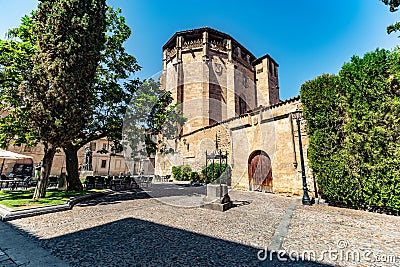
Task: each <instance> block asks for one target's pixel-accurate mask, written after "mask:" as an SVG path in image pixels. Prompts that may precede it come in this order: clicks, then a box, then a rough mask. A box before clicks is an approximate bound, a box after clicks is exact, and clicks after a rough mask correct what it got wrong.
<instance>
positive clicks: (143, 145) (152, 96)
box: [123, 79, 186, 161]
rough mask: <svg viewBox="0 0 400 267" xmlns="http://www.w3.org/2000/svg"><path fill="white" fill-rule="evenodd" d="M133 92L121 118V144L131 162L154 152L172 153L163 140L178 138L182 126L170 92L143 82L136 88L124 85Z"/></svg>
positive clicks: (145, 81)
mask: <svg viewBox="0 0 400 267" xmlns="http://www.w3.org/2000/svg"><path fill="white" fill-rule="evenodd" d="M125 87H127V88H130V91H133V94H132V99H131V102H130V104H129V106H128V108H127V111H126V114H125V118H124V128H123V135H124V136H123V140H124V142H123V145H124V147H125V150H126V151H127V153H129V155H128V156H129V157H131V159H133V160H134V161H136V160H138V159H140V158H145V157H148V156H150V155H155V153H157V152H160V153H162V154H167V153H173V152H174V151H173V149H172V148H170V147H167V146H166V145H165V141H166V140H176V139H177V138H179V134H180V127H181V126H182V125H183V124H184V123H185V121H186V118H185V117H183V115H182V112H181V110H180V109H179V107H178V105H177V104H172V102H173V97H172V94H171V92H169V91H165V90H161V89H160V83H159V82H156V81H154V80H153V79H149V80H144V81H143V82H141V85H140V86H136V85H135V84H132V83H126V84H125Z"/></svg>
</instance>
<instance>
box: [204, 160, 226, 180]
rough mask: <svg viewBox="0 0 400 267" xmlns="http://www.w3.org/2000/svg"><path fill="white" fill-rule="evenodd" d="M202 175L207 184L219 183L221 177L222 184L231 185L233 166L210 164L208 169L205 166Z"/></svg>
mask: <svg viewBox="0 0 400 267" xmlns="http://www.w3.org/2000/svg"><path fill="white" fill-rule="evenodd" d="M201 173H202V175H203V177H204V178H203V179H204V181H205V182H206V183H217V182H219V180H218V178H219V177H220V182H221V183H226V184H228V185H230V181H231V177H232V169H231V166H229V165H228V164H225V163H223V164H219V163H214V164H210V165H208V166H207V167H206V166H204V167H203V169H202V170H201Z"/></svg>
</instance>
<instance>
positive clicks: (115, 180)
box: [111, 175, 123, 190]
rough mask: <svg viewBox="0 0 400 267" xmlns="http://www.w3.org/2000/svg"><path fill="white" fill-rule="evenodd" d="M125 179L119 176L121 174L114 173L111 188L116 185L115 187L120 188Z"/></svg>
mask: <svg viewBox="0 0 400 267" xmlns="http://www.w3.org/2000/svg"><path fill="white" fill-rule="evenodd" d="M122 182H123V180H122V179H120V178H119V176H117V175H114V176H113V178H112V180H111V189H112V187H113V186H114V189H115V190H117V187H119V189H121V188H122V186H123V184H122Z"/></svg>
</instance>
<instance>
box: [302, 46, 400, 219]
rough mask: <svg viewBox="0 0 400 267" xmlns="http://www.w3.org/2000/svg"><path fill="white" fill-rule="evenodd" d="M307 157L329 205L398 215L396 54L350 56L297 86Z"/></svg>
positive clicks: (399, 80)
mask: <svg viewBox="0 0 400 267" xmlns="http://www.w3.org/2000/svg"><path fill="white" fill-rule="evenodd" d="M300 97H301V101H302V103H303V113H304V117H305V118H306V120H307V132H308V135H309V138H310V139H309V148H308V153H307V154H308V157H309V161H310V165H311V167H312V169H313V171H314V174H315V177H316V179H317V182H318V186H319V190H320V193H321V194H322V196H323V197H324V198H326V199H327V200H328V201H329V202H331V203H335V204H338V205H345V206H351V207H357V208H363V209H375V210H376V209H380V210H391V211H397V212H398V211H400V168H399V166H400V129H399V125H400V116H399V115H400V52H399V50H394V51H387V50H376V51H374V52H371V53H367V54H366V55H364V57H362V58H360V57H356V56H354V57H353V58H352V59H351V62H349V63H346V64H345V65H344V66H343V67H342V69H341V70H340V72H339V74H338V75H322V76H320V77H317V78H316V79H314V80H312V81H307V82H306V83H305V84H303V85H302V87H301V91H300Z"/></svg>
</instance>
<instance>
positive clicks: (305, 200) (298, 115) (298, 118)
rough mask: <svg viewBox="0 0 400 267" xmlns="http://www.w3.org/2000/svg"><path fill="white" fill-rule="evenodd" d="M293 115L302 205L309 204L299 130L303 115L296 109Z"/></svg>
mask: <svg viewBox="0 0 400 267" xmlns="http://www.w3.org/2000/svg"><path fill="white" fill-rule="evenodd" d="M293 117H294V118H295V119H296V123H297V134H298V136H299V153H300V165H301V179H302V180H303V198H302V200H301V202H302V203H303V205H311V200H310V197H309V196H308V189H307V180H306V179H307V178H306V170H305V168H304V157H303V144H302V142H301V131H300V123H301V119H302V118H303V115H302V113H301V111H299V110H297V112H296V113H293Z"/></svg>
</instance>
